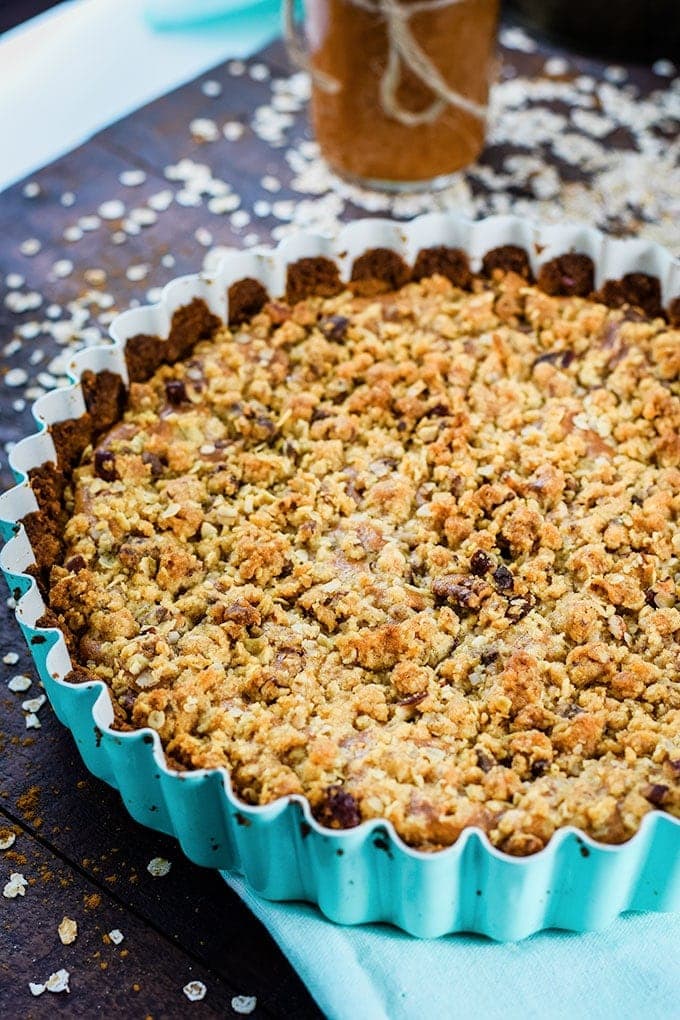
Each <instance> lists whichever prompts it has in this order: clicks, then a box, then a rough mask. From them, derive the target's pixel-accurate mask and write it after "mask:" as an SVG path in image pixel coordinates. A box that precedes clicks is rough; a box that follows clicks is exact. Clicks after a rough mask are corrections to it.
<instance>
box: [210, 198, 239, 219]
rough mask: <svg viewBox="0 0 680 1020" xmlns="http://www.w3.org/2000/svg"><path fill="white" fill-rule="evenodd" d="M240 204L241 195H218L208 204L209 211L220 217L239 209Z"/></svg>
mask: <svg viewBox="0 0 680 1020" xmlns="http://www.w3.org/2000/svg"><path fill="white" fill-rule="evenodd" d="M240 204H241V198H240V196H239V195H217V196H216V197H215V198H211V199H210V201H209V202H208V209H209V211H210V212H211V213H216V214H217V215H218V216H219V215H221V214H222V213H228V212H233V211H234V209H238V207H239V206H240Z"/></svg>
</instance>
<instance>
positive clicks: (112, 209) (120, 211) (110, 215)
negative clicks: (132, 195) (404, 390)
mask: <svg viewBox="0 0 680 1020" xmlns="http://www.w3.org/2000/svg"><path fill="white" fill-rule="evenodd" d="M97 212H98V213H99V215H100V216H101V218H102V219H103V220H119V219H121V217H123V216H124V215H125V203H124V202H121V200H120V199H119V198H112V199H110V200H109V201H108V202H102V204H101V205H100V206H99V209H98V210H97Z"/></svg>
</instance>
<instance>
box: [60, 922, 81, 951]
mask: <svg viewBox="0 0 680 1020" xmlns="http://www.w3.org/2000/svg"><path fill="white" fill-rule="evenodd" d="M57 931H58V933H59V938H60V939H61V942H62V944H63V945H65V946H70V945H71V943H72V942H75V940H76V938H77V935H78V922H77V921H74V920H73V918H72V917H63V918H62V920H61V924H60V925H59V927H58V928H57Z"/></svg>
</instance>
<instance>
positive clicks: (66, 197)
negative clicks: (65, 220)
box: [59, 191, 76, 209]
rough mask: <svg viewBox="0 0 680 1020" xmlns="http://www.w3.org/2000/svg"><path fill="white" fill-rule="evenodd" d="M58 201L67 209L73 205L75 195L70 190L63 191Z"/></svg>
mask: <svg viewBox="0 0 680 1020" xmlns="http://www.w3.org/2000/svg"><path fill="white" fill-rule="evenodd" d="M59 201H60V202H61V204H62V205H63V206H65V207H66V208H67V209H68V208H70V206H72V205H75V202H76V196H75V195H74V194H73V192H72V191H65V192H64V194H63V195H62V196H61V198H60V199H59Z"/></svg>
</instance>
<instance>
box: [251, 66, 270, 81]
mask: <svg viewBox="0 0 680 1020" xmlns="http://www.w3.org/2000/svg"><path fill="white" fill-rule="evenodd" d="M248 74H249V75H250V77H251V78H252V79H253V81H266V80H267V78H269V76H270V72H269V68H268V67H267V65H266V64H252V65H251V67H250V68H249V69H248Z"/></svg>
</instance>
